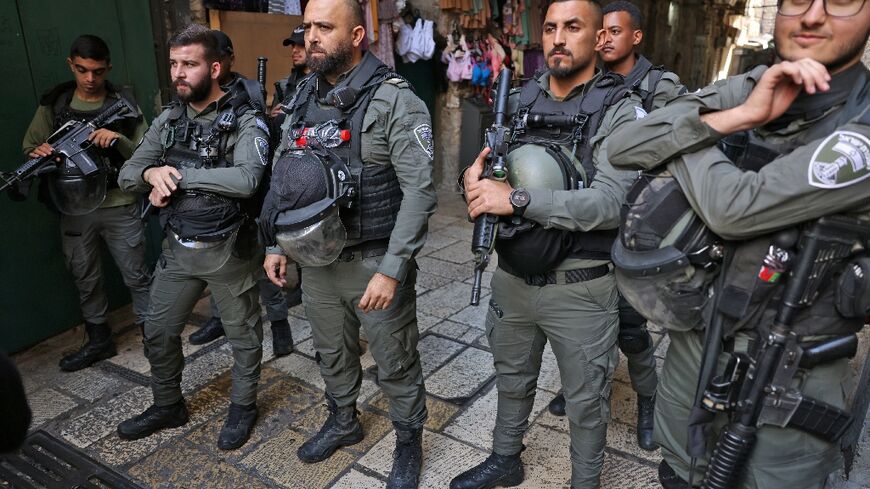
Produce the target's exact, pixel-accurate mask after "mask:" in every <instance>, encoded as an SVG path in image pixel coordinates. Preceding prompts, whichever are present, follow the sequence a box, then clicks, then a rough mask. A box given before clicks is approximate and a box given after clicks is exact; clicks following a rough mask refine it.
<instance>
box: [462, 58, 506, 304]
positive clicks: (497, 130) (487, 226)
mask: <svg viewBox="0 0 870 489" xmlns="http://www.w3.org/2000/svg"><path fill="white" fill-rule="evenodd" d="M510 89H511V70H509V69H507V68H503V69H502V70H501V74H500V75H499V78H498V92H497V94H496V98H495V110H494V112H495V121H494V122H493V123H492V126H490V128H489V129H487V130H486V146H487V147H488V148H490V149H491V151H490V153H489V155H487V157H486V163H484V166H483V173H482V174H481V175H480V178H491V179H493V180H498V181H499V182H503V181H505V179H507V168H506V167H505V157H506V156H507V147H508V144H507V143H508V139H509V134H508V129H509V128H508V127H507V126H506V125H505V117H506V115H505V113H506V112H507V106H508V95H510ZM498 219H499V217H498V216H496V215H493V214H482V215H480V216H478V217H477V219H476V220H475V221H474V232H473V233H472V235H471V252H472V253H473V254H474V284H473V285H472V286H471V305H472V306H476V305H478V304H480V285H481V284H480V282H481V280H482V279H483V271H484V270H486V266H487V265H489V258H490V255H491V254H492V250H493V248H494V247H495V236H496V232H497V231H498Z"/></svg>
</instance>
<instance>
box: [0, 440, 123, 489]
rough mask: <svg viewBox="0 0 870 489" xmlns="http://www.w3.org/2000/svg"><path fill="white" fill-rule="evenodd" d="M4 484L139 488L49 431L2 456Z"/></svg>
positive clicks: (21, 488)
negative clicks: (13, 451) (17, 449)
mask: <svg viewBox="0 0 870 489" xmlns="http://www.w3.org/2000/svg"><path fill="white" fill-rule="evenodd" d="M0 487H3V488H6V487H11V488H15V489H127V488H130V489H139V486H138V485H136V484H134V483H132V482H130V481H129V480H127V478H125V477H124V476H122V475H120V474H118V473H117V472H115V471H114V470H113V469H111V468H109V467H106V466H105V465H102V464H100V463H99V462H97V461H95V460H94V459H92V458H90V457H88V456H87V455H85V454H84V453H82V452H81V451H80V450H78V449H76V448H73V447H72V446H70V445H69V444H67V443H65V442H63V441H61V440H58V439H57V438H55V437H53V436H52V435H50V434H48V433H47V432H45V431H42V430H40V431H36V432H35V433H32V434H31V435H30V436H28V437H27V440H25V442H24V446H23V447H21V450H19V451H18V452H15V453H12V454H6V455H0Z"/></svg>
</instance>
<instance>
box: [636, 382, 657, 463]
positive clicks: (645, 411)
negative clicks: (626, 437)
mask: <svg viewBox="0 0 870 489" xmlns="http://www.w3.org/2000/svg"><path fill="white" fill-rule="evenodd" d="M655 402H656V396H655V395H653V396H652V397H644V396H641V395H638V396H637V444H638V446H640V447H641V448H643V449H644V450H646V451H649V452H651V451H653V450H655V449H656V444H655V442H653V416H654V413H655V407H656V404H655Z"/></svg>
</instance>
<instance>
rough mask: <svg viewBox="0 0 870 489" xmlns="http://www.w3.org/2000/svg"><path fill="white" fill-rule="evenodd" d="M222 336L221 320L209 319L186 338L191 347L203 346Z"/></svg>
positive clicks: (222, 326)
mask: <svg viewBox="0 0 870 489" xmlns="http://www.w3.org/2000/svg"><path fill="white" fill-rule="evenodd" d="M223 335H224V325H223V323H221V318H211V319H209V320H208V322H207V323H205V325H204V326H203V327H201V328H199V329H198V330H196V331H194V332H193V333H191V334H190V337H189V338H188V339H189V340H190V344H191V345H204V344H206V343H211V342H212V341H214V340H216V339H218V338H220V337H221V336H223Z"/></svg>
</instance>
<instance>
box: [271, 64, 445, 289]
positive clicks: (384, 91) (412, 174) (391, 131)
mask: <svg viewBox="0 0 870 489" xmlns="http://www.w3.org/2000/svg"><path fill="white" fill-rule="evenodd" d="M351 73H353V70H351V71H349V72H347V73H345V74H343V75H341V76H340V77H339V79H338V80H337V81H336V83H339V82H340V81H341V80H343V79H344V78H345V77H347V76H348V75H350V74H351ZM291 123H292V121H291V120H290V118H288V119H287V120H286V121H285V122H284V125H283V126H282V137H281V144H282V145H284V144H287V131H288V128H289V127H290V124H291ZM361 138H362V140H361V141H360V152H361V153H362V155H361V156H362V161H363V163H364V164H366V165H368V164H377V165H392V166H393V168H394V169H395V171H396V177H397V178H398V180H399V187H400V188H401V189H402V194H403V195H402V204H401V206H400V208H399V212H398V215H397V216H396V225H395V227H394V228H393V232H392V233H391V234H390V242H389V245H388V247H387V253H386V254H385V255H384V256H383V258H382V259H381V264H380V267H379V269H378V272H380V273H382V274H384V275H386V276H388V277H392V278H395V279H396V280H399V281H402V280H404V278H405V275H406V274H407V272H408V267H409V266H410V263H411V260H412V259H413V258H414V257H415V256H416V255H417V253H419V252H420V249H421V248H423V244H424V243H425V242H426V233H427V231H428V223H429V217H430V216H431V215H432V214H433V213H434V212H435V208H436V207H437V197H436V192H435V185H434V183H433V180H432V172H433V162H432V158H433V156H434V144H435V143H434V140H433V138H432V125H431V119H430V117H429V110H428V109H427V108H426V105H425V104H424V103H423V101H422V100H420V98H419V97H417V96H416V95H415V94H414V92H413V90H411V87H410V85H408V84H407V83H406V82H405V81H403V80H401V79H391V80H387V81H386V82H384V83H383V84H382V85H381V86H380V87H378V88H377V90H376V91H375V93H374V96H373V98H372V100H371V103H369V106H368V108H367V109H366V113H365V116H364V117H363V123H362V136H361ZM279 154H280V148H279V151H276V152H275V155H276V159H277V157H278V155H279ZM355 244H357V242H354V241H348V243H347V246H353V245H355ZM267 252H268V253H280V248H277V247H270V248H269V249H268V250H267Z"/></svg>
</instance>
